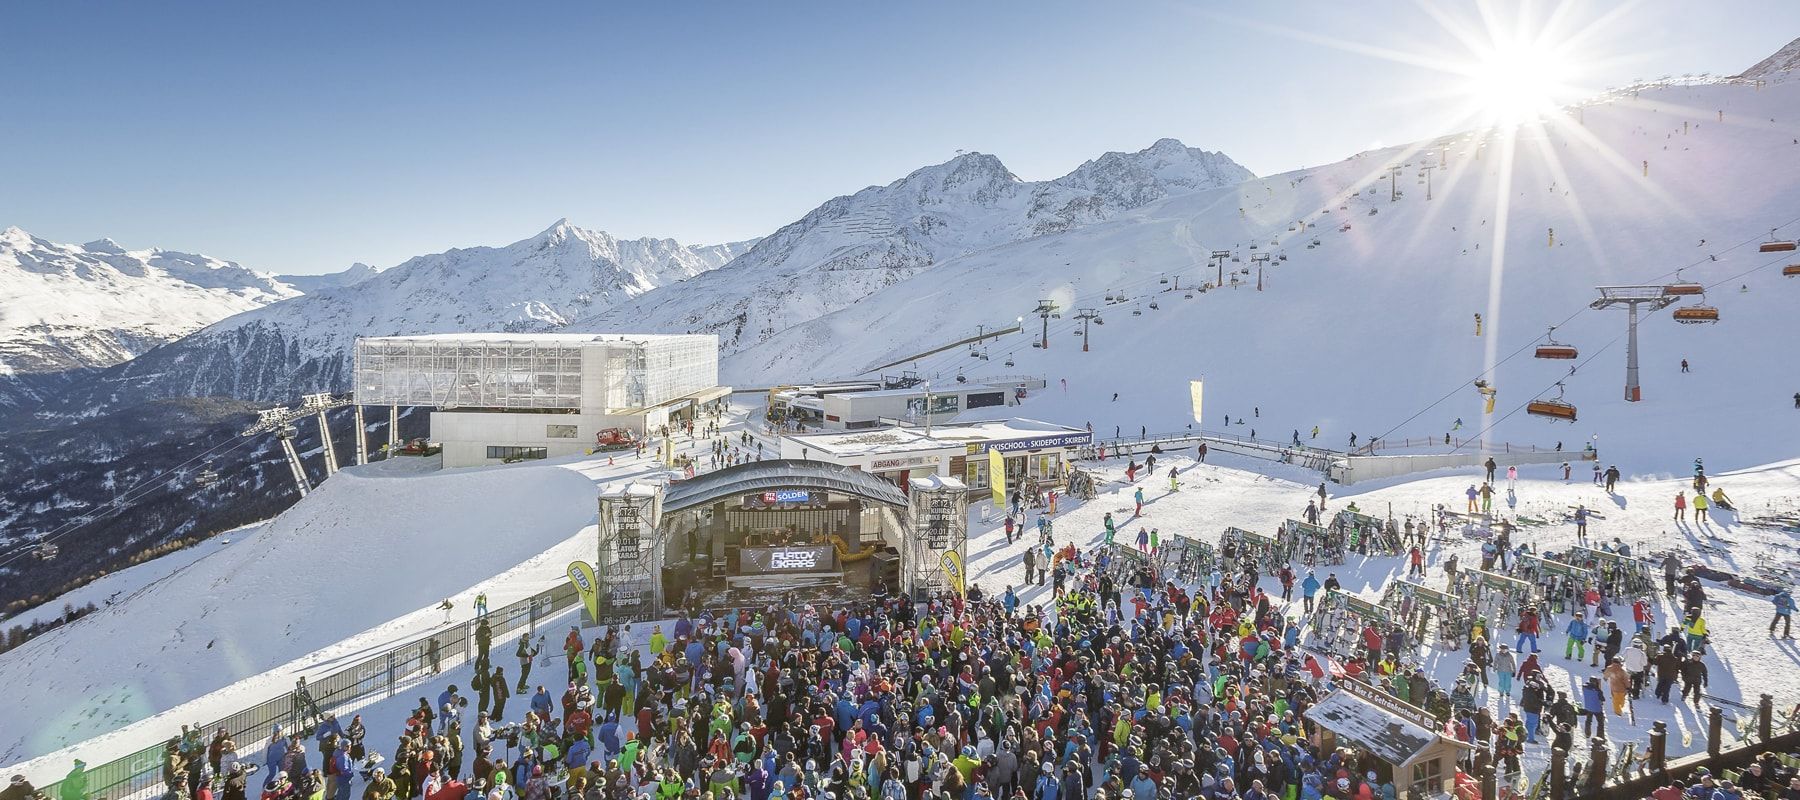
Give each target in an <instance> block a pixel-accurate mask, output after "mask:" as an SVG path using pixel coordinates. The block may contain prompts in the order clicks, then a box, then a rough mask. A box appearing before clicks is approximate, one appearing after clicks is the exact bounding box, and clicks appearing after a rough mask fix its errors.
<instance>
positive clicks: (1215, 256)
mask: <svg viewBox="0 0 1800 800" xmlns="http://www.w3.org/2000/svg"><path fill="white" fill-rule="evenodd" d="M1230 257H1231V251H1230V250H1214V251H1212V262H1213V266H1214V267H1217V268H1218V270H1219V280H1218V281H1217V282H1215V283H1214V284H1213V288H1214V289H1217V288H1219V287H1221V286H1224V285H1225V259H1227V258H1230Z"/></svg>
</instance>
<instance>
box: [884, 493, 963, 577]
mask: <svg viewBox="0 0 1800 800" xmlns="http://www.w3.org/2000/svg"><path fill="white" fill-rule="evenodd" d="M907 501H908V503H909V505H910V506H911V507H910V508H909V509H907V510H908V512H909V514H908V515H909V516H910V517H911V520H910V522H911V523H912V531H911V532H910V534H911V536H912V543H911V545H910V546H908V547H905V548H902V549H904V550H905V551H906V553H905V558H904V560H903V561H902V562H901V564H902V567H901V574H900V585H901V589H902V591H904V592H906V593H907V594H908V595H909V596H911V597H914V598H921V597H925V596H927V595H931V594H936V593H938V592H942V591H944V590H946V589H948V588H950V584H949V575H948V574H947V573H948V572H949V568H947V567H946V564H945V554H946V553H955V554H956V558H957V560H958V566H957V567H956V568H959V569H966V568H967V564H968V561H967V557H968V544H969V490H968V487H967V485H966V484H964V483H963V482H962V481H960V480H957V479H955V478H945V477H942V476H938V475H927V476H925V477H922V478H918V479H915V480H913V481H912V484H911V486H910V488H909V491H908V495H907ZM902 535H906V534H904V533H903V534H902ZM963 582H964V584H965V586H966V585H967V584H968V583H969V582H970V581H969V580H968V577H967V576H966V575H965V576H964V578H963Z"/></svg>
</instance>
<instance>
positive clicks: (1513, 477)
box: [1506, 466, 1519, 492]
mask: <svg viewBox="0 0 1800 800" xmlns="http://www.w3.org/2000/svg"><path fill="white" fill-rule="evenodd" d="M1518 482H1519V468H1518V467H1516V466H1508V467H1507V468H1506V491H1508V492H1510V491H1512V490H1513V487H1514V486H1515V485H1516V484H1518Z"/></svg>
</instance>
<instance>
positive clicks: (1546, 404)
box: [1525, 400, 1575, 422]
mask: <svg viewBox="0 0 1800 800" xmlns="http://www.w3.org/2000/svg"><path fill="white" fill-rule="evenodd" d="M1525 413H1527V414H1530V415H1532V416H1534V417H1544V418H1545V419H1550V420H1566V421H1569V422H1574V421H1575V406H1574V405H1571V404H1569V403H1565V402H1562V401H1561V400H1533V401H1531V403H1529V404H1528V405H1526V406H1525Z"/></svg>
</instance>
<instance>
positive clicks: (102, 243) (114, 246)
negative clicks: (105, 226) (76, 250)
mask: <svg viewBox="0 0 1800 800" xmlns="http://www.w3.org/2000/svg"><path fill="white" fill-rule="evenodd" d="M81 249H83V250H86V251H88V252H90V253H108V254H111V255H124V254H125V248H124V247H122V246H120V244H119V243H118V242H115V241H113V240H111V239H106V238H101V239H95V240H93V241H91V242H88V243H87V244H84V245H82V246H81Z"/></svg>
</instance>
